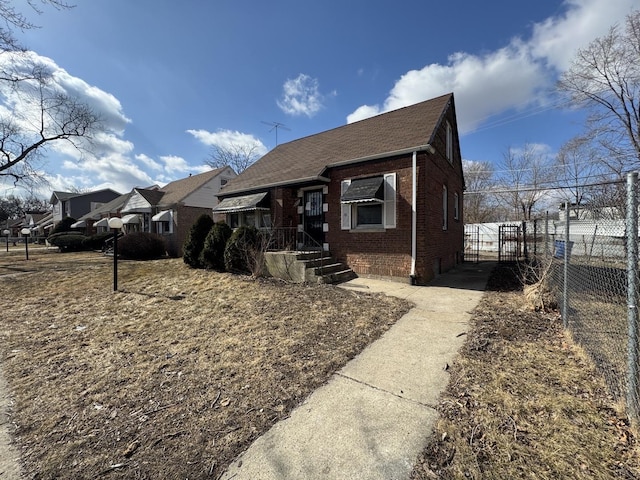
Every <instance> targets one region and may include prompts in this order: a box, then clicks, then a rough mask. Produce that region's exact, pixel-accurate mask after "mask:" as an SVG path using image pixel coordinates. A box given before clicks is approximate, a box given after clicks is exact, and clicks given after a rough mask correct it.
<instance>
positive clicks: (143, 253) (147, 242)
mask: <svg viewBox="0 0 640 480" xmlns="http://www.w3.org/2000/svg"><path fill="white" fill-rule="evenodd" d="M165 253H166V246H165V244H164V239H163V238H162V237H161V236H160V235H157V234H155V233H149V232H133V233H128V234H126V235H123V236H122V237H120V238H118V256H120V257H122V258H127V259H129V260H153V259H155V258H160V257H162V256H163V255H164V254H165Z"/></svg>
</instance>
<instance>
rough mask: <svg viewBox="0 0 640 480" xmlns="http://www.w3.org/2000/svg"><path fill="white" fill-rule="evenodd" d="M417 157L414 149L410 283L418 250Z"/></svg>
mask: <svg viewBox="0 0 640 480" xmlns="http://www.w3.org/2000/svg"><path fill="white" fill-rule="evenodd" d="M417 158H418V152H417V151H415V150H414V152H413V158H412V160H411V169H412V172H411V274H410V276H409V277H410V280H411V285H415V284H416V256H417V250H418V232H417V227H418V212H417V206H416V202H417V200H418V185H417V182H416V179H417V178H416V176H417V175H416V170H417V168H418V165H417V163H418V162H417Z"/></svg>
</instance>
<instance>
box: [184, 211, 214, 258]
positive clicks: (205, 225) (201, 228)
mask: <svg viewBox="0 0 640 480" xmlns="http://www.w3.org/2000/svg"><path fill="white" fill-rule="evenodd" d="M211 227H213V219H212V218H211V217H210V216H209V215H200V216H199V217H198V219H197V220H196V221H195V223H194V224H193V225H191V229H190V230H189V233H188V235H187V239H186V240H185V242H184V245H183V247H182V252H183V253H182V259H183V260H184V263H186V264H187V265H189V266H190V267H192V268H203V267H204V265H203V264H202V263H201V262H200V253H201V252H202V249H203V247H204V241H205V239H206V238H207V235H208V234H209V230H211Z"/></svg>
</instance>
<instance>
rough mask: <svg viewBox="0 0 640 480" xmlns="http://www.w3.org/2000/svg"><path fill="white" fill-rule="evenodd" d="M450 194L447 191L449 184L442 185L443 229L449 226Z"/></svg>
mask: <svg viewBox="0 0 640 480" xmlns="http://www.w3.org/2000/svg"><path fill="white" fill-rule="evenodd" d="M448 197H449V195H448V193H447V186H446V185H443V186H442V230H446V229H447V228H448V227H449V224H448V216H449V198H448Z"/></svg>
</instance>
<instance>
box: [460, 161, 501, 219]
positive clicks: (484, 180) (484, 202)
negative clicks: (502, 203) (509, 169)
mask: <svg viewBox="0 0 640 480" xmlns="http://www.w3.org/2000/svg"><path fill="white" fill-rule="evenodd" d="M462 166H463V169H464V180H465V187H466V191H465V193H464V222H465V223H485V222H490V221H492V220H495V219H496V218H495V204H494V202H493V195H492V194H491V193H490V189H491V188H493V186H494V185H495V183H494V179H493V171H494V169H493V165H492V164H491V163H490V162H471V161H464V162H463V165H462Z"/></svg>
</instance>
